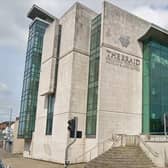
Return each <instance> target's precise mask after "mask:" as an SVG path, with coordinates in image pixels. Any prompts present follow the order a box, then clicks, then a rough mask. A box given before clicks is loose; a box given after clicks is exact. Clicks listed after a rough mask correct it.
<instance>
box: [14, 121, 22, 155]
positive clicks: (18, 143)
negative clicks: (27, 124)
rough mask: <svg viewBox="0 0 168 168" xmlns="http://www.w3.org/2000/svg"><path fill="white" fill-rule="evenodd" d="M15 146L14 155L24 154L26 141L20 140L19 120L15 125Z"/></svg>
mask: <svg viewBox="0 0 168 168" xmlns="http://www.w3.org/2000/svg"><path fill="white" fill-rule="evenodd" d="M13 125H14V128H13V144H12V146H13V147H12V153H23V150H24V139H18V138H17V135H18V126H19V120H16V121H15V123H14V124H13Z"/></svg>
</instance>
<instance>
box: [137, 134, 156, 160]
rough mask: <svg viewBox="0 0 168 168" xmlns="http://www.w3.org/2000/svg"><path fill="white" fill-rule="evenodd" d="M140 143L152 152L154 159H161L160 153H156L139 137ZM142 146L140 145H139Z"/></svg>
mask: <svg viewBox="0 0 168 168" xmlns="http://www.w3.org/2000/svg"><path fill="white" fill-rule="evenodd" d="M138 138H139V141H140V143H142V144H143V146H144V147H145V148H146V149H147V151H148V152H150V153H151V154H152V155H153V156H154V157H159V153H157V152H155V151H154V150H153V149H152V148H151V147H150V146H149V145H148V144H147V143H146V142H145V141H144V140H143V138H142V137H141V136H138ZM139 145H140V144H139Z"/></svg>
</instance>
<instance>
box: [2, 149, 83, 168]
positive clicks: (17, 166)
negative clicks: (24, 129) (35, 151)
mask: <svg viewBox="0 0 168 168" xmlns="http://www.w3.org/2000/svg"><path fill="white" fill-rule="evenodd" d="M0 160H2V161H3V163H4V164H5V165H8V166H10V167H11V168H64V166H63V165H61V164H56V163H51V162H45V161H41V160H33V159H27V158H23V157H22V155H19V154H9V153H7V152H5V151H4V150H2V149H0ZM69 168H84V164H77V165H72V166H69Z"/></svg>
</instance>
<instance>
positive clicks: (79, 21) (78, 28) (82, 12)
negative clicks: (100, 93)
mask: <svg viewBox="0 0 168 168" xmlns="http://www.w3.org/2000/svg"><path fill="white" fill-rule="evenodd" d="M95 15H96V14H95V13H94V12H92V11H91V10H89V9H88V8H86V7H84V6H83V5H80V4H79V3H76V4H75V5H74V6H73V7H71V8H70V9H69V10H68V11H67V12H66V13H65V14H64V15H63V17H62V18H61V19H60V22H59V24H61V27H62V33H61V44H60V55H59V58H60V59H59V66H58V79H57V86H56V98H55V105H54V118H53V130H52V135H48V136H47V135H45V130H46V119H47V96H46V95H45V96H41V94H43V93H45V91H46V90H47V89H48V88H49V83H48V81H50V80H51V77H48V75H49V74H51V73H52V71H53V70H52V67H53V65H52V62H53V59H55V58H53V57H52V52H50V51H49V52H47V51H48V50H52V47H53V46H52V45H51V47H50V46H48V45H49V43H50V41H53V39H52V36H53V32H54V30H57V29H54V28H53V24H54V23H53V24H52V25H50V27H48V29H47V31H46V34H45V38H44V40H46V41H44V49H43V58H42V69H41V74H40V85H39V95H38V105H37V112H36V126H35V132H34V134H33V142H32V144H31V151H32V152H30V153H31V155H32V157H33V158H36V159H42V160H48V161H55V162H59V163H64V158H65V148H66V146H67V144H68V143H69V142H70V141H71V139H69V136H68V131H67V121H68V120H69V119H71V118H72V117H74V116H77V117H78V119H79V127H78V128H79V129H78V130H80V131H82V134H83V138H82V139H80V140H77V142H76V143H75V145H73V148H71V150H70V154H71V157H70V158H69V159H70V160H71V161H72V160H74V159H75V158H77V157H78V155H79V154H82V153H83V152H84V151H85V117H86V115H85V114H86V107H87V85H88V70H89V46H90V44H89V42H90V26H91V24H90V23H91V19H92V18H93V17H95ZM50 36H51V37H50ZM51 39H52V40H51ZM83 39H84V40H83ZM50 60H51V62H50ZM48 90H49V89H48ZM72 153H73V154H72Z"/></svg>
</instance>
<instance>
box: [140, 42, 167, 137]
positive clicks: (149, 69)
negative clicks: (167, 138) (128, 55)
mask: <svg viewBox="0 0 168 168" xmlns="http://www.w3.org/2000/svg"><path fill="white" fill-rule="evenodd" d="M165 51H168V47H167V46H166V45H163V44H159V43H157V42H156V41H149V42H147V43H145V44H144V58H143V132H144V133H150V134H164V122H163V121H164V113H166V114H167V113H168V104H167V103H168V75H167V74H168V73H167V72H168V53H166V52H165ZM167 130H168V128H167Z"/></svg>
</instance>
